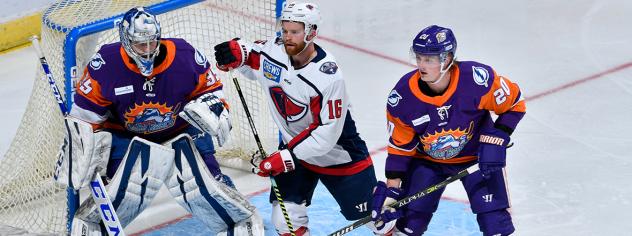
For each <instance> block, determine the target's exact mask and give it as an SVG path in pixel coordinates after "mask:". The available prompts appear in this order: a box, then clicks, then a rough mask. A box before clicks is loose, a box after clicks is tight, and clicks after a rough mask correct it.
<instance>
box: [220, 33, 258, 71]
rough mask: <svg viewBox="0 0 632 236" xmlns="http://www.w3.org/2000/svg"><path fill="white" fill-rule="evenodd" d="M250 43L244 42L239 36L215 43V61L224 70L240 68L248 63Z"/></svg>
mask: <svg viewBox="0 0 632 236" xmlns="http://www.w3.org/2000/svg"><path fill="white" fill-rule="evenodd" d="M249 54H250V45H248V44H244V43H242V42H241V41H240V40H239V38H234V39H233V40H230V41H227V42H223V43H220V44H218V45H215V61H217V68H218V69H220V70H222V71H228V70H230V69H235V68H239V67H241V66H243V65H244V63H246V64H248V55H249Z"/></svg>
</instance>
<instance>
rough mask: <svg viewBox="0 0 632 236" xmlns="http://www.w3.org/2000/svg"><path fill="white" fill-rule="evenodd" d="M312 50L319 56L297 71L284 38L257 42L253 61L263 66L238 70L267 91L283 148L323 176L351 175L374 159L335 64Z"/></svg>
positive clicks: (320, 51) (329, 56)
mask: <svg viewBox="0 0 632 236" xmlns="http://www.w3.org/2000/svg"><path fill="white" fill-rule="evenodd" d="M314 45H315V47H316V52H317V55H316V57H315V58H314V59H312V61H310V62H309V63H308V64H307V65H305V66H303V67H301V68H294V67H293V66H292V64H291V62H290V57H289V56H288V55H287V54H286V53H285V48H284V47H283V43H282V41H281V40H280V39H278V38H277V39H276V40H273V41H264V42H261V41H260V42H256V43H255V44H254V45H253V47H252V48H253V49H252V51H251V54H250V56H251V57H258V58H259V59H258V60H256V59H257V58H254V59H255V61H258V62H259V65H251V66H244V67H241V68H239V71H240V72H241V73H242V74H244V75H245V76H246V77H248V78H250V79H254V80H258V81H259V83H260V84H261V86H263V88H264V91H265V93H266V96H267V97H268V98H269V99H267V100H268V107H269V109H270V111H271V113H272V114H273V119H274V122H275V123H276V124H277V126H278V127H279V130H280V131H281V134H282V138H283V142H284V144H286V145H287V146H286V147H287V149H289V150H290V151H291V152H292V153H294V156H295V157H296V158H297V159H299V160H301V163H303V164H304V166H306V167H307V168H308V169H311V170H313V171H316V172H319V173H325V174H336V175H346V174H352V173H353V172H357V171H359V170H358V169H364V168H366V167H367V166H369V165H371V159H370V157H369V153H368V150H367V148H366V144H365V142H364V141H363V140H362V139H361V138H360V136H359V134H358V133H357V131H356V128H355V122H354V121H353V119H352V118H351V112H350V110H349V97H348V95H347V92H346V89H345V82H344V80H343V79H342V72H341V71H340V69H339V68H338V66H337V64H336V59H335V58H334V57H333V56H332V55H331V54H330V53H328V52H327V51H325V50H323V49H322V48H321V47H320V46H318V45H316V44H314ZM254 64H256V63H254ZM306 163H307V164H306ZM310 167H311V168H310ZM321 167H327V168H321ZM334 170H335V171H334Z"/></svg>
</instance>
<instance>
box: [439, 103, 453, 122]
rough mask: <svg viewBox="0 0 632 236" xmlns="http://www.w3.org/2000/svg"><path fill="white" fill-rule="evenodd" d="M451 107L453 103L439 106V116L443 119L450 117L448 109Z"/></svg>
mask: <svg viewBox="0 0 632 236" xmlns="http://www.w3.org/2000/svg"><path fill="white" fill-rule="evenodd" d="M450 107H452V105H447V106H442V107H437V114H438V115H439V118H441V120H445V119H447V118H448V109H450Z"/></svg>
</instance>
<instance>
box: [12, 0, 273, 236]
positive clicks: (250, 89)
mask: <svg viewBox="0 0 632 236" xmlns="http://www.w3.org/2000/svg"><path fill="white" fill-rule="evenodd" d="M161 2H163V1H157V0H153V1H152V0H145V1H143V0H83V1H82V0H65V1H61V2H58V3H56V4H54V5H53V6H51V7H50V8H49V9H47V10H46V11H45V13H44V22H45V25H43V27H42V43H41V45H42V49H43V51H44V54H45V56H46V57H47V59H48V62H49V64H50V67H51V71H52V73H53V76H54V78H55V79H56V81H57V86H59V88H60V90H61V91H62V93H64V91H65V87H66V86H65V82H64V80H65V78H66V76H65V74H64V71H65V70H64V60H65V59H64V58H65V56H64V42H65V40H66V35H67V33H68V32H69V30H70V29H74V28H77V27H80V26H83V25H87V24H90V23H93V22H97V21H100V20H102V19H107V18H111V17H112V16H116V15H119V14H122V13H124V12H125V11H127V10H129V9H130V8H132V7H134V6H151V5H154V4H157V3H161ZM165 2H168V1H165ZM275 9H276V1H275V0H232V1H231V0H224V1H222V0H209V1H204V2H201V3H197V4H194V5H191V6H188V7H185V8H181V9H177V10H173V11H169V12H167V13H164V14H160V15H158V19H159V21H160V23H161V26H162V29H163V32H162V35H163V37H178V38H184V39H186V40H187V41H188V42H189V43H191V44H192V45H193V46H195V47H196V48H197V49H198V50H200V51H202V52H203V53H205V54H206V56H207V57H208V59H209V60H211V61H212V60H213V46H214V45H216V44H217V43H220V42H223V41H226V40H229V39H231V38H234V37H241V38H242V39H245V40H248V41H254V40H257V39H267V38H269V37H271V36H273V35H274V34H275V32H274V30H275V27H274V19H275ZM115 41H118V32H117V30H115V29H110V30H106V31H102V32H100V33H96V34H92V35H90V36H87V37H84V38H81V39H80V40H79V41H78V43H77V49H76V61H77V64H76V65H77V66H78V68H80V69H79V71H82V70H83V67H84V66H85V65H86V63H87V61H88V60H89V59H90V57H91V56H92V54H94V53H95V52H96V50H98V48H99V47H100V46H101V45H103V44H106V43H111V42H115ZM33 60H36V59H35V58H34V59H33ZM213 63H214V62H213ZM38 70H39V71H40V72H39V73H38V75H37V76H38V78H37V79H36V80H35V84H34V85H33V90H32V93H31V97H30V99H29V102H28V106H27V109H26V111H25V113H24V116H23V118H22V121H21V124H20V126H19V128H18V131H17V134H16V136H15V138H14V140H13V142H12V144H11V147H10V148H9V150H8V152H7V153H6V154H5V156H4V158H2V159H1V160H0V224H5V225H10V226H13V227H18V228H24V229H27V230H29V231H30V232H48V233H54V234H65V233H66V220H67V219H66V216H67V201H66V189H65V188H64V187H62V186H59V185H57V184H56V183H54V182H53V180H52V176H53V170H54V166H55V162H56V153H57V150H58V147H59V145H60V144H61V141H62V137H63V132H62V124H63V120H62V119H63V118H62V115H61V113H60V111H59V107H58V106H57V104H56V103H55V99H54V97H53V95H52V92H51V90H50V88H49V86H48V84H47V82H46V81H45V80H42V79H39V77H42V76H44V74H43V72H42V71H41V69H40V68H39V67H38ZM235 75H238V74H237V73H235ZM220 76H221V77H222V78H223V83H224V91H225V93H226V95H227V100H228V102H229V104H230V106H231V119H232V124H233V130H232V132H231V133H232V134H231V135H232V136H231V141H230V143H228V144H227V146H225V147H224V148H221V149H220V150H219V152H218V154H217V155H218V157H219V158H220V159H221V161H220V163H222V164H223V165H225V166H226V165H228V166H232V167H235V168H242V169H244V168H245V167H246V166H247V165H246V164H244V163H245V162H244V161H243V158H248V156H249V155H250V154H251V153H252V152H253V151H254V150H255V149H256V144H255V141H254V139H253V137H252V133H251V131H250V127H249V125H248V121H247V119H246V117H245V115H244V113H243V108H242V105H241V103H240V101H239V98H238V96H237V93H236V91H235V88H234V86H233V83H232V80H231V79H230V78H228V77H227V75H226V74H221V75H220ZM73 82H75V81H73ZM73 84H74V83H73ZM240 85H241V87H242V90H244V93H245V96H246V100H247V102H248V106H249V108H250V112H251V114H252V115H253V116H254V120H255V125H256V127H257V129H258V131H259V135H260V136H261V138H262V141H263V143H264V145H265V146H266V149H270V148H273V147H274V146H275V145H276V140H277V139H278V136H277V135H278V134H277V133H278V131H276V129H275V127H274V124H273V122H272V121H271V119H270V115H269V112H268V110H267V106H266V104H265V98H264V97H263V93H262V91H261V89H260V88H259V86H258V85H257V84H256V83H254V82H251V81H249V80H245V79H240ZM234 157H241V158H242V159H235V158H234Z"/></svg>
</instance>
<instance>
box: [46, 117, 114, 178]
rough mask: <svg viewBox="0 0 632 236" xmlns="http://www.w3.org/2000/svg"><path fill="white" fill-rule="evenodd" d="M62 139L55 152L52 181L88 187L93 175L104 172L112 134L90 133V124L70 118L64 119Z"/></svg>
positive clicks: (91, 131) (102, 132)
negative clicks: (57, 150)
mask: <svg viewBox="0 0 632 236" xmlns="http://www.w3.org/2000/svg"><path fill="white" fill-rule="evenodd" d="M64 124H65V127H64V128H65V131H66V137H65V138H64V143H63V144H62V145H61V148H60V149H59V153H58V159H57V164H56V166H55V176H54V178H55V180H56V181H57V182H59V183H60V184H63V185H67V186H70V187H72V188H74V189H81V188H83V187H85V186H88V184H89V183H90V181H91V180H92V177H93V176H94V174H95V172H97V171H99V172H101V171H102V172H103V173H105V169H106V167H107V163H108V160H109V158H110V148H111V146H112V134H110V133H109V132H104V131H100V132H96V133H95V132H94V130H93V129H92V125H91V124H90V123H87V122H85V121H82V120H79V119H77V118H74V117H67V118H66V119H65V120H64Z"/></svg>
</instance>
